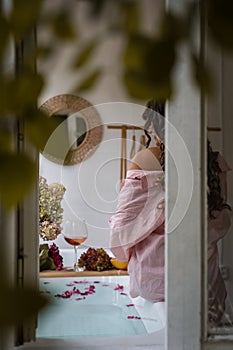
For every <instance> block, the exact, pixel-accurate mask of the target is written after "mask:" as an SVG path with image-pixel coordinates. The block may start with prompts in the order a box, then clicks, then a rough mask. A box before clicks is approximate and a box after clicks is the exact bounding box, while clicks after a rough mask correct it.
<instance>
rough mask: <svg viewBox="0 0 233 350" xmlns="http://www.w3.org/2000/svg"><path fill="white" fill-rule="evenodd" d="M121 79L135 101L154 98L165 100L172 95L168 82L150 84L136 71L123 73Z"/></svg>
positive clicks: (170, 85)
mask: <svg viewBox="0 0 233 350" xmlns="http://www.w3.org/2000/svg"><path fill="white" fill-rule="evenodd" d="M123 79H124V84H125V87H126V89H127V92H128V93H129V95H130V96H131V97H133V98H136V99H143V100H149V99H151V98H156V99H161V100H166V99H169V98H170V97H171V96H172V93H173V88H172V84H171V82H170V80H168V81H167V82H163V83H156V82H153V83H152V82H151V81H150V80H146V79H145V76H143V75H141V74H139V73H138V72H136V71H125V73H124V77H123Z"/></svg>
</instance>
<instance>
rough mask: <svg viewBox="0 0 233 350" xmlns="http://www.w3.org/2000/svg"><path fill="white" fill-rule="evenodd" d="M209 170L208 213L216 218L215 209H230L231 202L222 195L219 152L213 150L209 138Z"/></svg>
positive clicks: (212, 217)
mask: <svg viewBox="0 0 233 350" xmlns="http://www.w3.org/2000/svg"><path fill="white" fill-rule="evenodd" d="M207 149H208V155H207V171H208V214H209V218H210V219H215V216H214V214H213V211H214V210H222V209H225V208H227V209H229V210H231V207H230V205H229V204H227V203H225V202H224V200H223V198H222V196H221V187H220V177H219V174H220V173H221V172H222V171H221V168H220V166H219V163H218V160H217V157H218V152H214V151H213V150H212V147H211V144H210V142H209V140H208V145H207Z"/></svg>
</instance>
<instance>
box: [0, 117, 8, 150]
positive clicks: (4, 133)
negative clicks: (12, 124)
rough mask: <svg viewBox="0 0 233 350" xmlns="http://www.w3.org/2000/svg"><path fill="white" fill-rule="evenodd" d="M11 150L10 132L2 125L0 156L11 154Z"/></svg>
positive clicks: (0, 129)
mask: <svg viewBox="0 0 233 350" xmlns="http://www.w3.org/2000/svg"><path fill="white" fill-rule="evenodd" d="M10 149H11V136H10V134H9V132H8V131H7V130H6V129H5V128H4V126H2V125H1V123H0V154H1V153H3V152H9V151H10Z"/></svg>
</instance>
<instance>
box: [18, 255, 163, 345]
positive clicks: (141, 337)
mask: <svg viewBox="0 0 233 350" xmlns="http://www.w3.org/2000/svg"><path fill="white" fill-rule="evenodd" d="M62 255H63V256H65V254H62ZM68 255H69V254H68ZM71 262H72V257H70V256H68V259H67V257H66V258H65V263H66V265H67V264H68V265H69V263H71ZM40 282H41V286H42V287H41V289H43V290H44V292H50V295H52V294H53V295H52V296H53V298H54V294H57V293H58V294H59V293H62V292H64V290H72V288H74V287H76V289H77V288H78V289H79V291H81V293H82V292H84V291H85V288H87V289H88V288H89V286H91V285H92V286H94V288H95V291H96V293H94V294H90V295H87V296H86V297H85V298H86V299H82V298H84V297H83V295H76V294H75V295H74V296H72V298H73V299H74V298H77V300H76V301H75V302H74V301H71V298H70V299H69V298H68V299H63V298H59V297H58V298H56V303H57V304H59V303H60V305H61V306H62V307H65V309H61V310H60V316H59V315H58V314H56V312H55V311H56V310H55V309H50V311H49V309H48V312H49V313H50V316H49V317H44V316H43V314H42V313H41V315H40V316H39V319H38V332H37V335H38V337H37V340H36V341H35V342H34V343H29V344H25V345H24V346H23V347H21V348H22V349H50V350H53V349H54V350H55V349H59V350H69V349H83V350H84V349H85V350H89V349H90V348H91V347H101V348H102V349H111V350H118V349H122V348H124V349H134V348H135V349H138V350H139V349H144V347H145V349H147V350H149V349H150V348H151V349H159V350H163V349H164V336H165V303H151V302H148V301H146V300H144V299H143V298H140V297H138V298H134V299H132V298H131V297H130V295H129V293H128V290H129V287H128V286H129V277H128V276H101V277H98V278H97V277H93V276H92V277H89V276H88V277H69V278H67V277H65V278H49V279H48V278H46V279H45V278H43V279H41V281H40ZM47 282H49V283H47ZM74 282H75V283H74ZM81 282H82V283H81ZM83 282H88V283H83ZM97 282H98V283H97ZM61 283H62V284H61ZM67 284H68V285H67ZM72 284H73V285H72ZM115 287H118V288H116V289H117V290H115ZM72 302H73V304H71V303H72ZM65 305H66V306H67V307H68V308H70V311H68V309H67V308H66V306H65ZM76 307H77V309H75V308H76ZM85 307H86V309H85V310H86V312H85V313H86V314H87V318H86V319H82V322H83V323H85V322H88V320H90V323H89V322H88V324H87V326H85V327H86V328H88V332H87V333H86V334H84V335H83V336H82V334H77V335H74V333H72V329H74V328H75V327H76V319H75V317H74V319H73V322H74V323H72V322H71V326H69V327H68V333H67V334H66V337H65V336H64V335H65V333H66V331H65V326H64V327H63V326H61V323H63V322H64V321H65V323H66V324H68V322H69V321H70V317H73V316H74V315H75V312H76V310H77V314H80V310H82V312H83V310H84V308H85ZM102 309H103V311H104V312H103V318H102V317H100V318H98V316H99V315H100V312H101V310H102ZM66 312H67V314H65V313H66ZM68 314H69V316H68ZM114 314H115V317H110V316H113V315H114ZM55 315H57V316H55ZM70 315H71V316H70ZM72 315H73V316H72ZM118 315H119V317H121V321H119V322H118V320H117V317H118ZM106 316H107V318H106ZM59 317H61V319H60V321H59ZM62 317H63V319H62ZM66 320H67V322H66ZM102 320H103V321H102ZM92 321H93V322H92ZM115 321H116V322H115ZM46 322H48V323H47V325H46ZM53 322H54V325H53V327H52V328H51V327H50V325H51V324H52V323H53ZM59 322H60V323H59ZM77 322H78V321H77ZM79 322H80V321H79ZM104 322H105V323H104ZM101 323H103V327H102V328H101V327H100V329H101V331H100V332H99V331H96V330H95V325H96V327H98V326H101ZM63 324H64V323H63ZM72 324H73V325H74V327H73V326H72ZM110 324H112V327H115V329H114V331H113V334H111V331H110V330H111V327H110ZM105 326H106V330H107V329H109V331H107V332H106V334H104V332H102V329H103V328H104V327H105ZM49 327H50V330H49ZM59 327H60V330H61V332H60V331H59ZM85 327H84V325H83V329H84V328H85ZM118 327H119V328H120V329H119V330H120V332H118ZM91 329H94V332H93V334H91V332H90V331H91ZM104 329H105V328H104ZM112 329H113V328H112ZM51 330H52V331H51ZM81 333H82V332H81Z"/></svg>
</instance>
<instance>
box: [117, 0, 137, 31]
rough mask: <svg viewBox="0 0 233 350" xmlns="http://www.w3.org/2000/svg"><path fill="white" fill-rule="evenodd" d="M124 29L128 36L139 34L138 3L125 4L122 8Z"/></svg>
mask: <svg viewBox="0 0 233 350" xmlns="http://www.w3.org/2000/svg"><path fill="white" fill-rule="evenodd" d="M121 18H122V25H121V27H122V29H123V31H124V32H125V33H126V34H132V33H137V32H139V29H140V18H141V16H140V13H139V4H137V3H136V2H133V1H131V2H123V3H122V8H121Z"/></svg>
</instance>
